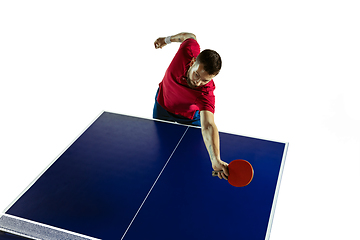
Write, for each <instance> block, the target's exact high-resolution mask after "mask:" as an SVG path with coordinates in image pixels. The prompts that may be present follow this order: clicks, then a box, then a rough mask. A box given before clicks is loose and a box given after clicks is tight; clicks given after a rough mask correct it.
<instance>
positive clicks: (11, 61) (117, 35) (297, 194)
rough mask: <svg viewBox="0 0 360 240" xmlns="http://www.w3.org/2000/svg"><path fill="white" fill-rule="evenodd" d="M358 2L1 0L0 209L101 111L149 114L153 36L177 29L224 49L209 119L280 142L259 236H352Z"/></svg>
mask: <svg viewBox="0 0 360 240" xmlns="http://www.w3.org/2000/svg"><path fill="white" fill-rule="evenodd" d="M359 11H360V8H359V5H358V3H357V1H346V0H342V1H340V0H338V1H319V0H311V1H236V2H235V1H226V0H224V1H180V2H179V1H178V2H172V1H155V2H154V1H76V0H75V1H74V0H72V1H56V2H55V1H1V3H0V81H1V84H0V103H1V117H0V169H1V173H0V195H1V196H0V209H1V211H2V210H3V209H5V208H6V207H7V206H8V205H9V204H10V203H11V202H12V201H13V200H14V199H15V198H16V197H17V196H18V195H19V194H20V193H21V192H22V191H23V190H24V189H25V188H26V187H27V186H28V184H29V183H31V181H32V180H33V179H35V178H36V177H37V176H38V174H39V173H41V171H42V170H43V169H44V168H45V167H47V166H48V164H49V163H50V162H51V161H53V160H54V159H55V158H56V157H57V156H58V155H59V154H61V152H62V151H63V150H64V149H65V148H66V147H67V146H68V145H69V144H70V143H71V142H72V141H73V140H74V139H75V138H76V137H77V136H78V135H79V134H80V133H81V132H82V131H83V130H84V129H85V128H86V127H87V126H88V125H89V124H90V123H91V121H92V120H93V119H95V118H96V117H97V116H98V114H99V113H100V112H101V111H103V110H106V111H113V112H117V113H122V114H128V115H134V116H140V117H146V118H151V117H152V107H153V103H154V96H155V92H156V89H157V86H158V83H159V82H160V81H161V80H162V77H163V75H164V72H165V70H166V68H167V66H168V64H169V63H170V61H171V59H172V57H173V56H174V54H175V53H176V51H177V49H178V47H179V44H178V43H172V44H171V45H169V46H166V47H164V48H163V49H158V50H155V49H154V45H153V42H154V41H155V40H156V38H158V37H166V36H168V35H172V34H176V33H179V32H183V31H184V32H192V33H194V34H196V36H197V38H198V41H199V43H200V46H201V48H202V49H206V48H211V49H214V50H216V51H218V52H219V53H220V55H221V56H222V59H223V68H222V71H221V72H220V74H219V75H218V76H217V77H216V78H215V79H214V80H215V83H216V86H217V89H216V92H215V94H216V101H217V104H216V113H215V121H216V124H217V126H218V128H219V130H220V131H225V132H232V133H237V134H242V135H250V136H255V137H259V138H266V139H272V140H278V141H287V142H289V143H290V146H289V151H288V155H287V159H286V164H285V169H284V174H283V178H282V183H281V187H280V193H279V198H278V202H277V207H276V211H275V217H274V222H273V227H272V233H271V237H270V239H272V240H288V239H293V240H294V239H347V240H350V239H359V238H358V231H357V228H358V226H359V225H360V222H359V217H358V216H359V215H360V211H359V202H360V198H359V196H360V194H359V182H360V177H359V176H360V174H359V173H360V137H359V134H360V114H359V103H360V98H359V85H358V83H357V82H359V79H360V74H359V66H360V58H359V56H360V48H359V43H360V34H359V27H360V26H359V25H360V24H359V23H360V17H359ZM223 160H225V161H229V159H223ZM204 161H206V159H204ZM219 212H220V213H221V209H219ZM225 217H226V215H225ZM219 227H222V226H219Z"/></svg>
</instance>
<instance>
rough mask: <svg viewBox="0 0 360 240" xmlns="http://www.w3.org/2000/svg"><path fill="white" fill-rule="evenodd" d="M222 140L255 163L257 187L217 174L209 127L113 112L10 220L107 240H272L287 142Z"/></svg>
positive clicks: (224, 136)
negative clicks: (204, 131) (206, 137)
mask: <svg viewBox="0 0 360 240" xmlns="http://www.w3.org/2000/svg"><path fill="white" fill-rule="evenodd" d="M180 140H181V141H180ZM220 142H221V144H220V147H221V157H222V160H224V161H226V162H230V161H232V160H235V159H245V160H247V161H249V162H250V163H251V164H252V165H253V168H254V178H253V181H252V182H251V183H250V184H249V185H248V186H246V187H243V188H236V187H233V186H231V185H229V184H228V183H227V181H225V180H220V179H218V178H214V177H212V176H211V171H212V168H211V163H210V160H209V156H208V153H207V150H206V148H205V145H204V142H203V139H202V135H201V129H200V128H196V127H188V126H185V125H178V124H172V123H166V122H160V121H155V120H150V119H142V118H137V117H131V116H126V115H121V114H115V113H109V112H104V113H102V114H101V115H100V116H99V117H98V118H97V119H96V120H95V122H94V123H93V124H91V125H90V127H88V129H87V130H85V132H84V133H83V134H81V135H80V137H79V138H78V139H77V140H75V142H74V143H73V144H72V145H71V146H70V147H69V148H68V149H67V150H66V151H65V152H64V153H63V154H62V155H61V156H60V157H59V158H58V159H57V160H56V161H55V162H54V163H53V164H52V165H51V166H50V167H49V168H48V169H47V170H46V171H45V172H44V173H43V174H42V175H41V176H40V177H39V178H38V179H37V181H36V182H35V183H34V184H33V185H32V186H31V187H30V188H29V189H28V190H27V191H26V192H25V193H24V194H23V195H22V196H21V197H20V198H19V199H18V200H17V201H16V202H15V203H14V204H13V205H12V206H11V207H10V208H9V209H8V210H7V211H6V214H9V215H14V216H18V217H21V218H25V219H29V220H32V221H36V222H39V223H44V224H47V225H51V226H55V227H58V228H62V229H66V230H69V231H73V232H76V233H80V234H84V235H88V236H91V237H95V238H100V239H122V237H123V239H125V240H132V239H134V240H135V239H173V240H177V239H219V238H223V239H224V238H225V239H226V238H230V237H231V238H236V239H252V240H257V239H259V240H260V239H262V240H263V239H265V236H266V232H267V229H268V228H269V227H270V225H269V220H270V217H271V214H270V213H271V210H272V207H273V205H274V196H275V192H276V187H277V183H278V177H279V171H280V167H281V163H282V160H283V156H284V154H285V148H286V144H285V143H281V142H274V141H268V140H262V139H256V138H251V137H245V136H239V135H234V134H229V133H222V132H220ZM174 150H175V151H174ZM170 156H171V158H170ZM168 160H169V161H168ZM167 162H168V164H167V165H166V167H165V168H164V166H165V164H166V163H167ZM163 168H164V171H163V172H162V174H161V176H160V177H159V178H158V176H159V173H160V172H161V171H162V169H163ZM157 178H158V181H157V182H156V184H155V185H154V187H153V188H152V186H153V184H154V182H155V181H156V179H157ZM151 188H152V191H151V192H150V194H148V193H149V190H150V189H151ZM146 197H147V198H146ZM145 198H146V201H144V199H145ZM140 206H141V208H140ZM139 208H140V210H139ZM137 213H138V214H137Z"/></svg>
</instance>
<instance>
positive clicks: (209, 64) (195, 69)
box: [187, 49, 221, 88]
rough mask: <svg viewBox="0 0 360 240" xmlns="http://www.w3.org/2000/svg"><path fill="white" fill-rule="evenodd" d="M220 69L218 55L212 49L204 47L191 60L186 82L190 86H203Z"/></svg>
mask: <svg viewBox="0 0 360 240" xmlns="http://www.w3.org/2000/svg"><path fill="white" fill-rule="evenodd" d="M220 69H221V58H220V55H219V54H218V53H217V52H215V51H214V50H210V49H206V50H204V51H202V52H201V53H200V54H199V55H198V56H197V58H196V59H195V58H193V60H192V61H191V63H190V68H189V70H188V76H187V83H188V85H189V86H190V87H191V88H196V87H199V86H203V85H205V84H207V83H208V82H210V81H211V79H213V78H214V77H215V76H216V75H217V74H218V73H219V72H220Z"/></svg>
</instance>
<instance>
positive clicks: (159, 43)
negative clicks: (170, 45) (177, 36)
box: [154, 38, 167, 49]
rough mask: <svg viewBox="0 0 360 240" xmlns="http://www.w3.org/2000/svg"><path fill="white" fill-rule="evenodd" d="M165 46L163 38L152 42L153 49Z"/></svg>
mask: <svg viewBox="0 0 360 240" xmlns="http://www.w3.org/2000/svg"><path fill="white" fill-rule="evenodd" d="M166 45H167V44H166V43H165V38H158V39H156V41H155V42H154V46H155V49H158V48H163V47H165V46H166Z"/></svg>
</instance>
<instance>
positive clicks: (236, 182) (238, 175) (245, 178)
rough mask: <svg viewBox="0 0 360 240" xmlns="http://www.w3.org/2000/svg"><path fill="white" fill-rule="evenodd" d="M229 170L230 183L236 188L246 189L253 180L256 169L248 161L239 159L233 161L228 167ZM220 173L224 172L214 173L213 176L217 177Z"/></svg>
mask: <svg viewBox="0 0 360 240" xmlns="http://www.w3.org/2000/svg"><path fill="white" fill-rule="evenodd" d="M228 169H229V176H228V182H229V183H230V184H231V185H233V186H234V187H245V186H246V185H248V184H249V183H250V182H251V181H252V179H253V176H254V169H253V167H252V166H251V164H250V163H249V162H248V161H246V160H241V159H239V160H234V161H231V162H230V163H229V165H228ZM218 172H222V171H213V172H212V176H213V177H217V176H218Z"/></svg>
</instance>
